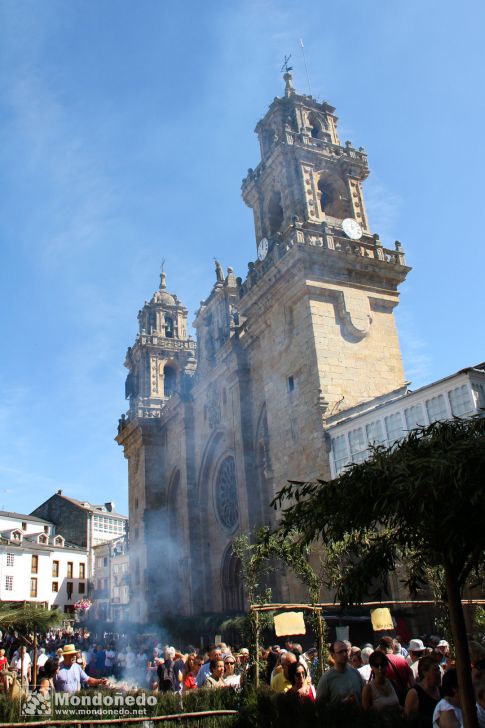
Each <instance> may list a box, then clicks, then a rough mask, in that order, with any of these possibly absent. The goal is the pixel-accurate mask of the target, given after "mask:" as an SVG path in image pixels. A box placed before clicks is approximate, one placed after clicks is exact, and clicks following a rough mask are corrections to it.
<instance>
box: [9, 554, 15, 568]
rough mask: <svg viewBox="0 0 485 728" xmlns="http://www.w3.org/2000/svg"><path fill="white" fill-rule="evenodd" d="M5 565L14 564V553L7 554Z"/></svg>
mask: <svg viewBox="0 0 485 728" xmlns="http://www.w3.org/2000/svg"><path fill="white" fill-rule="evenodd" d="M7 566H15V554H7Z"/></svg>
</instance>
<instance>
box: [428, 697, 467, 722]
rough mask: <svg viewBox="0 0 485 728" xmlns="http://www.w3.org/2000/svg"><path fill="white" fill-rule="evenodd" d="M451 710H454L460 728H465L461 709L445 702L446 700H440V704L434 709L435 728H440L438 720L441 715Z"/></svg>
mask: <svg viewBox="0 0 485 728" xmlns="http://www.w3.org/2000/svg"><path fill="white" fill-rule="evenodd" d="M449 710H453V712H454V713H455V717H456V719H457V720H458V721H459V725H460V728H463V713H462V712H461V708H455V706H454V705H452V704H451V703H449V702H448V701H447V700H445V698H443V699H442V700H440V702H439V703H438V705H437V706H436V708H435V709H434V713H433V728H440V724H439V723H438V718H439V717H440V715H441V713H447V712H448V711H449Z"/></svg>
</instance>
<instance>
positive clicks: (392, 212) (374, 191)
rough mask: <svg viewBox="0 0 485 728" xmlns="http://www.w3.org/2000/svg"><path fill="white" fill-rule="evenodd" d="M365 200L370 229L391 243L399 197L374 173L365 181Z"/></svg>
mask: <svg viewBox="0 0 485 728" xmlns="http://www.w3.org/2000/svg"><path fill="white" fill-rule="evenodd" d="M365 201H366V208H367V216H368V218H369V224H370V227H371V230H373V231H374V232H376V233H378V235H379V236H380V238H381V240H382V242H383V243H384V244H385V245H391V244H392V243H393V242H394V241H395V240H396V234H395V230H396V228H397V223H398V218H399V210H400V207H401V198H400V197H399V195H398V194H397V193H396V192H394V191H392V190H389V189H388V188H387V187H386V185H385V184H384V183H383V182H382V181H381V180H379V179H378V178H377V177H376V176H375V175H374V176H371V177H370V178H369V179H368V180H367V182H366V183H365Z"/></svg>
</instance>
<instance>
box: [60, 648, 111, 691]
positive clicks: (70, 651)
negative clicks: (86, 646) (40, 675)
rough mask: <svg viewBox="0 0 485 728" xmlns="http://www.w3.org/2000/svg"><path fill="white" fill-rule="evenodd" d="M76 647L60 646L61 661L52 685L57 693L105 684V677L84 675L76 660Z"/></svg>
mask: <svg viewBox="0 0 485 728" xmlns="http://www.w3.org/2000/svg"><path fill="white" fill-rule="evenodd" d="M76 655H77V649H76V647H75V645H64V647H63V648H62V657H63V662H62V665H61V666H60V668H59V672H58V673H57V675H56V676H55V678H54V687H55V689H56V692H57V693H77V692H78V691H79V690H80V689H81V687H83V688H84V687H86V685H90V686H91V687H93V686H94V685H106V683H107V682H108V681H107V680H106V678H105V677H102V678H96V677H89V675H86V673H85V672H84V670H83V669H82V667H81V666H80V665H78V664H77V662H76Z"/></svg>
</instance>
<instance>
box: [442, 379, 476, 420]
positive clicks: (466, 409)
mask: <svg viewBox="0 0 485 728" xmlns="http://www.w3.org/2000/svg"><path fill="white" fill-rule="evenodd" d="M448 397H449V400H450V405H451V411H452V413H453V414H454V416H455V417H461V416H462V415H471V414H472V413H473V411H474V407H473V401H472V398H471V395H470V390H469V389H468V387H467V386H466V384H462V385H461V387H456V388H455V389H452V390H451V392H448Z"/></svg>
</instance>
